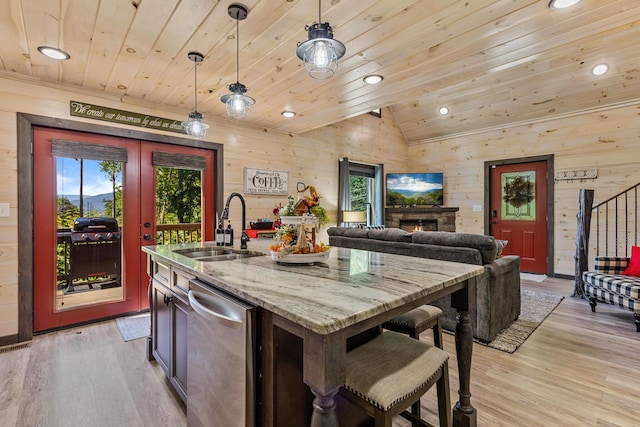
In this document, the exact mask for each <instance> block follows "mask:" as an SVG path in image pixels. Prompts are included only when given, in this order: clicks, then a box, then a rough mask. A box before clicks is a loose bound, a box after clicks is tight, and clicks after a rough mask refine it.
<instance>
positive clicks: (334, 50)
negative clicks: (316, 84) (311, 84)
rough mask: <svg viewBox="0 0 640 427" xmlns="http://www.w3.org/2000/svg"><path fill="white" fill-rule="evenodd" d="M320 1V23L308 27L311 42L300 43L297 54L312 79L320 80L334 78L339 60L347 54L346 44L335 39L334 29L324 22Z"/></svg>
mask: <svg viewBox="0 0 640 427" xmlns="http://www.w3.org/2000/svg"><path fill="white" fill-rule="evenodd" d="M321 9H322V7H321V4H320V0H318V22H317V23H316V24H312V25H311V26H309V25H306V26H305V27H304V29H305V30H307V31H308V32H309V40H307V41H305V42H301V43H298V48H297V49H296V54H297V55H298V58H300V59H302V60H303V61H304V66H305V67H306V69H307V72H308V73H309V75H310V76H311V77H313V78H314V79H318V80H324V79H328V78H329V77H331V76H333V74H334V73H335V71H336V68H338V59H340V58H342V57H343V56H344V54H345V52H346V50H347V49H346V48H345V47H344V44H342V43H341V42H339V41H338V40H334V39H333V29H332V28H331V25H329V23H328V22H322V19H321V17H320V12H321Z"/></svg>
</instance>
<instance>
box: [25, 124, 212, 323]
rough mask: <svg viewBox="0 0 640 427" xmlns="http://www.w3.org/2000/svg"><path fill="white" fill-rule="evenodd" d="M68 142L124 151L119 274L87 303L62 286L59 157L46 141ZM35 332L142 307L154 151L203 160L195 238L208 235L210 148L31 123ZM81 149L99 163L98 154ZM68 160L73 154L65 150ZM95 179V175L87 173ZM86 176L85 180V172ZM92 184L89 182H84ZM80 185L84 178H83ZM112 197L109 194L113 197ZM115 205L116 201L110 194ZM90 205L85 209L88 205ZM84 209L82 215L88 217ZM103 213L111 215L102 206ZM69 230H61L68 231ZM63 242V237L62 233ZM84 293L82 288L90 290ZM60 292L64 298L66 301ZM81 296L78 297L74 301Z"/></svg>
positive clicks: (150, 238) (150, 240) (151, 235)
mask: <svg viewBox="0 0 640 427" xmlns="http://www.w3.org/2000/svg"><path fill="white" fill-rule="evenodd" d="M54 140H57V141H60V140H61V141H73V142H80V143H85V144H94V146H95V145H100V146H102V147H107V148H108V147H117V148H119V149H120V150H122V149H124V150H126V154H127V155H126V161H122V162H120V163H119V164H120V166H121V182H120V183H119V185H121V199H122V201H121V213H119V214H118V217H119V226H120V228H121V278H120V287H121V291H120V293H117V294H115V296H111V297H110V299H108V300H104V301H98V302H95V301H93V302H89V303H82V302H80V303H74V304H75V305H71V304H69V303H67V304H65V301H71V299H72V298H77V297H78V294H79V292H78V287H76V290H75V292H74V293H73V294H72V293H68V294H64V293H63V292H62V291H61V286H60V276H61V273H60V271H61V267H60V263H61V256H60V247H61V245H60V241H61V235H63V234H64V233H61V228H59V227H60V226H59V224H58V223H57V218H59V216H60V214H59V212H58V209H59V200H58V199H59V198H60V193H59V189H58V188H57V187H56V186H57V185H58V186H59V182H60V180H61V178H60V174H61V171H60V170H59V169H60V164H59V163H58V160H59V158H56V157H55V156H54V155H53V154H52V141H54ZM33 150H34V218H33V221H34V236H33V238H34V272H33V273H34V274H33V277H34V290H33V292H34V295H33V301H34V302H33V304H34V306H33V311H34V331H44V330H48V329H54V328H59V327H61V326H68V325H73V324H77V323H83V322H87V321H91V320H97V319H102V318H109V317H113V316H117V315H120V314H124V313H130V312H137V311H140V310H144V309H146V308H148V304H149V300H148V295H147V291H148V284H149V276H148V275H147V266H146V257H145V256H144V254H143V252H142V250H141V246H143V245H150V244H155V236H156V234H155V171H154V166H153V159H152V158H153V152H154V151H155V152H164V153H179V154H190V155H194V154H196V155H199V156H201V157H204V158H206V168H204V169H203V170H202V178H201V179H202V189H201V190H202V221H201V222H202V236H203V238H204V239H209V240H211V239H212V237H213V236H212V234H213V223H214V218H215V211H214V201H213V199H214V195H215V190H214V185H213V184H214V177H215V169H214V168H215V160H214V159H215V155H216V154H215V152H214V151H211V150H202V149H195V148H191V147H181V146H174V145H168V144H154V143H149V142H144V141H139V140H131V139H126V138H119V137H111V136H104V135H95V134H85V133H82V132H74V131H66V130H59V129H48V128H34V147H33ZM97 151H98V153H97V154H95V155H92V154H89V155H87V154H82V155H80V156H88V157H89V158H92V159H93V160H85V164H87V163H90V162H91V161H99V160H101V159H100V156H101V154H100V153H99V151H101V150H97ZM66 157H69V158H68V159H66V160H68V161H69V162H72V161H74V160H77V159H73V158H72V157H73V155H72V154H71V155H70V154H67V155H66ZM94 179H95V178H94ZM87 180H90V179H89V178H87ZM89 184H91V182H89ZM85 185H87V183H86V182H85ZM114 199H115V197H114ZM114 204H115V200H114ZM87 209H89V210H90V208H87ZM91 214H92V213H91V212H86V211H85V212H84V215H83V216H91ZM106 216H110V215H109V214H108V212H107V215H106ZM67 234H68V233H67ZM62 240H64V239H62ZM89 293H91V292H87V294H89ZM65 298H66V299H65ZM80 301H82V299H80Z"/></svg>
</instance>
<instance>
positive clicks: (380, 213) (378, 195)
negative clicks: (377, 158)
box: [370, 163, 385, 225]
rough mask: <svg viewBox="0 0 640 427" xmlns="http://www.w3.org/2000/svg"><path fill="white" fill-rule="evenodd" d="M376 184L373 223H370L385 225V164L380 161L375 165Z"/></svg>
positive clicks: (372, 213) (373, 200) (373, 199)
mask: <svg viewBox="0 0 640 427" xmlns="http://www.w3.org/2000/svg"><path fill="white" fill-rule="evenodd" d="M374 169H375V177H374V186H375V191H374V192H373V198H372V199H371V200H372V202H373V203H372V205H371V210H372V212H371V224H370V225H385V224H384V217H385V214H384V164H382V163H379V164H377V165H376V166H375V167H374Z"/></svg>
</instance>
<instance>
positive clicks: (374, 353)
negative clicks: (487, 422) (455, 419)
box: [340, 331, 451, 427]
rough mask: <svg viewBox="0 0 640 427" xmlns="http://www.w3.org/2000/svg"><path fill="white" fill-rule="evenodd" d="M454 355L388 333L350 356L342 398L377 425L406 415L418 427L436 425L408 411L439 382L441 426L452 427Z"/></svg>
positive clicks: (387, 424)
mask: <svg viewBox="0 0 640 427" xmlns="http://www.w3.org/2000/svg"><path fill="white" fill-rule="evenodd" d="M448 359H449V355H448V354H447V353H446V352H444V351H443V350H441V349H439V348H437V347H434V346H432V345H430V344H427V343H425V342H422V341H420V340H416V339H413V338H410V337H408V336H406V335H403V334H400V333H397V332H393V331H385V332H383V333H381V334H379V335H378V336H376V337H375V338H373V339H372V340H371V341H369V342H367V343H365V344H362V345H360V346H359V347H356V348H355V349H353V350H351V351H349V352H348V353H347V365H346V381H345V384H344V386H343V387H342V388H341V389H340V393H341V395H343V396H344V397H345V398H347V399H348V400H350V401H351V402H353V403H354V404H355V405H357V406H359V407H361V408H363V409H364V410H365V411H366V412H367V413H368V414H369V415H371V416H372V417H373V418H374V419H375V426H376V427H391V425H392V418H393V417H394V416H396V415H399V414H400V415H402V416H403V417H404V418H406V419H408V420H410V421H412V423H413V425H420V426H430V424H428V423H426V422H424V421H423V420H421V419H420V418H419V417H418V416H416V415H414V414H412V413H410V412H407V411H406V409H407V408H409V407H410V406H411V405H412V404H413V403H415V402H419V400H420V397H421V396H422V395H423V394H425V393H426V392H427V391H428V390H429V389H430V388H431V387H432V386H433V385H434V384H437V390H438V415H439V419H440V427H449V426H450V425H451V405H450V396H449V370H448Z"/></svg>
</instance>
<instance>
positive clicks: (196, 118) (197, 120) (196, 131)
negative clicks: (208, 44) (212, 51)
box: [182, 52, 209, 138]
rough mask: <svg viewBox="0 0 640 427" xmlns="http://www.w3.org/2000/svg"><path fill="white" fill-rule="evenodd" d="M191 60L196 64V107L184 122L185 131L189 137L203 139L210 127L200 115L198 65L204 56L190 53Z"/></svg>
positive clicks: (194, 76) (194, 82) (194, 83)
mask: <svg viewBox="0 0 640 427" xmlns="http://www.w3.org/2000/svg"><path fill="white" fill-rule="evenodd" d="M187 56H188V57H189V59H190V60H191V61H193V62H194V66H193V87H194V92H195V101H196V102H195V107H194V109H193V111H192V112H191V113H189V120H187V121H186V122H182V126H183V127H184V130H185V131H186V132H187V135H191V136H195V137H198V138H202V137H203V136H205V134H206V133H207V129H209V125H208V124H206V123H204V122H203V121H202V114H200V113H198V73H197V69H198V63H199V62H202V60H203V59H204V56H202V54H201V53H198V52H189V53H188V54H187Z"/></svg>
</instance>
